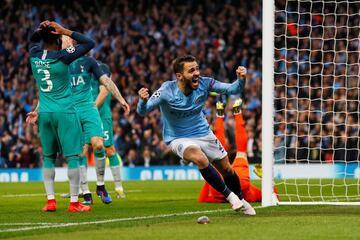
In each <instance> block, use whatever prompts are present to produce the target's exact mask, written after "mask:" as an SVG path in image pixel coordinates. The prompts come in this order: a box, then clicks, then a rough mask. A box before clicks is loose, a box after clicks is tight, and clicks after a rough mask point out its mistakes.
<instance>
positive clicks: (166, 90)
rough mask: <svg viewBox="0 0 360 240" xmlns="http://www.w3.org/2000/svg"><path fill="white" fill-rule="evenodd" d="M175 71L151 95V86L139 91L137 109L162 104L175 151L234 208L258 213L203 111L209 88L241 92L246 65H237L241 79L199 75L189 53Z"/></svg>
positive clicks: (141, 110)
mask: <svg viewBox="0 0 360 240" xmlns="http://www.w3.org/2000/svg"><path fill="white" fill-rule="evenodd" d="M173 70H174V74H175V76H176V80H173V81H167V82H165V83H163V84H162V86H161V87H160V88H159V89H158V90H157V91H156V92H155V93H153V94H152V96H151V97H150V98H149V96H150V95H149V90H148V89H146V88H141V89H140V90H139V97H140V100H139V102H138V105H137V112H138V113H139V114H140V115H142V116H144V115H145V114H147V113H149V112H151V111H152V110H154V109H155V108H156V107H160V110H161V113H162V118H163V126H164V127H163V137H164V141H165V142H166V143H167V144H168V145H169V146H170V148H171V149H172V151H173V152H175V153H176V154H177V155H178V156H179V157H181V158H182V159H184V160H185V161H190V162H193V163H194V164H196V165H197V166H198V168H199V171H200V173H201V175H202V176H203V178H204V179H205V180H206V181H207V182H208V183H209V184H210V186H212V187H213V188H214V189H216V190H217V191H218V192H220V193H221V194H223V196H224V197H225V198H226V199H227V200H228V202H229V203H230V204H231V207H232V209H233V210H235V211H239V210H242V211H243V212H244V213H245V214H247V215H255V214H256V212H255V210H254V208H252V206H251V205H250V204H249V203H248V202H247V201H246V200H245V199H244V197H243V194H242V191H241V186H240V180H239V177H238V175H237V174H236V172H235V171H234V170H233V169H232V168H231V166H230V163H229V158H228V155H227V152H226V150H225V149H224V147H223V146H222V145H221V143H220V142H219V140H218V139H217V138H216V137H215V135H214V134H213V132H212V131H211V129H210V127H209V124H208V122H207V120H206V118H205V117H204V115H203V113H202V109H203V107H204V103H205V101H206V99H207V97H208V94H209V92H210V91H213V92H217V93H220V94H238V93H240V92H241V91H242V89H243V88H244V85H245V78H246V68H244V67H238V69H237V70H236V74H237V76H238V79H237V80H236V81H235V82H233V83H231V84H228V83H221V82H219V81H217V80H215V79H213V78H208V77H202V76H200V71H199V65H198V63H197V61H196V58H195V57H193V56H190V55H187V56H182V57H178V58H176V59H175V60H174V62H173ZM213 166H215V168H216V169H217V170H218V171H219V172H220V174H221V175H222V176H223V178H221V176H220V174H219V173H218V172H217V171H216V170H215V168H214V167H213Z"/></svg>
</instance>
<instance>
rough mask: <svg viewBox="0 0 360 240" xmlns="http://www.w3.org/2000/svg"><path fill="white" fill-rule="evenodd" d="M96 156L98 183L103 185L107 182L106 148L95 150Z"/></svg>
mask: <svg viewBox="0 0 360 240" xmlns="http://www.w3.org/2000/svg"><path fill="white" fill-rule="evenodd" d="M94 157H95V167H96V177H97V181H96V185H98V186H102V185H104V184H105V182H104V175H105V150H104V149H100V150H94Z"/></svg>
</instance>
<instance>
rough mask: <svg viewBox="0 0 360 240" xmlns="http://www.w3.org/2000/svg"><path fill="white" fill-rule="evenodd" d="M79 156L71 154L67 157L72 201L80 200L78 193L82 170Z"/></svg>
mask: <svg viewBox="0 0 360 240" xmlns="http://www.w3.org/2000/svg"><path fill="white" fill-rule="evenodd" d="M79 162H80V157H79V156H71V157H68V158H67V163H68V178H69V182H70V202H78V201H79V199H78V193H79V187H80V170H79Z"/></svg>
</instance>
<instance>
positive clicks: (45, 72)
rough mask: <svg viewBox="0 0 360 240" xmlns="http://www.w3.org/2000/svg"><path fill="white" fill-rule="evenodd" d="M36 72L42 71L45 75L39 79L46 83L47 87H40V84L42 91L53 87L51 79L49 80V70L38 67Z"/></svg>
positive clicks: (48, 90)
mask: <svg viewBox="0 0 360 240" xmlns="http://www.w3.org/2000/svg"><path fill="white" fill-rule="evenodd" d="M37 72H38V73H40V72H43V73H44V75H45V76H44V77H43V78H42V79H41V81H45V82H46V84H47V88H42V87H41V86H40V89H41V91H43V92H50V91H51V89H52V88H53V83H52V81H51V80H50V72H49V70H46V69H38V70H37Z"/></svg>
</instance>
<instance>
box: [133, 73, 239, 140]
mask: <svg viewBox="0 0 360 240" xmlns="http://www.w3.org/2000/svg"><path fill="white" fill-rule="evenodd" d="M199 83H200V84H199V87H198V89H196V90H194V91H193V92H192V93H191V94H190V95H189V96H185V95H184V94H183V93H182V92H181V91H180V89H179V88H178V86H177V82H176V80H173V81H167V82H165V83H163V85H162V86H161V87H160V88H159V89H158V90H157V91H156V92H155V93H154V94H153V95H152V96H151V97H150V99H149V100H148V101H147V102H145V101H143V100H141V99H140V100H139V103H138V105H137V109H136V111H137V112H138V114H140V115H141V116H144V115H145V114H147V113H149V112H151V111H152V110H154V109H155V108H156V107H158V106H159V107H160V111H161V113H162V119H163V137H164V141H165V143H166V144H169V143H170V142H171V141H173V140H174V139H177V138H196V137H203V136H206V135H207V134H208V133H209V131H211V130H210V127H209V124H208V122H207V121H206V119H205V116H204V114H203V112H202V109H203V107H204V104H205V101H206V99H207V97H208V93H209V91H212V92H217V93H220V94H240V93H241V92H242V91H243V88H244V85H245V80H236V81H235V82H233V83H231V84H230V83H222V82H219V81H217V80H215V79H213V78H209V77H200V78H199Z"/></svg>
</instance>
